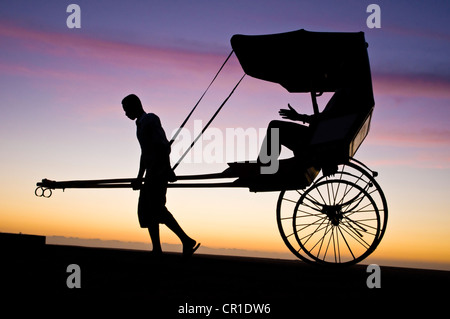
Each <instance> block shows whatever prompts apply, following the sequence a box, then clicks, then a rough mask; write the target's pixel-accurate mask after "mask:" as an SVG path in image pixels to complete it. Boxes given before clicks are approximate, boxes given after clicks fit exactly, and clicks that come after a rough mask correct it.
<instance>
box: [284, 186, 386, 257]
mask: <svg viewBox="0 0 450 319" xmlns="http://www.w3.org/2000/svg"><path fill="white" fill-rule="evenodd" d="M292 228H293V230H294V236H295V239H296V240H297V243H298V245H299V247H300V248H301V249H302V251H303V252H304V253H305V254H306V255H307V256H308V257H310V258H311V259H312V260H314V261H316V262H318V263H321V264H354V263H357V262H359V261H361V260H363V259H364V258H366V257H367V256H368V255H369V254H370V253H372V252H373V251H374V249H375V248H376V246H377V245H378V238H379V233H380V215H379V213H378V208H377V206H376V204H375V202H374V201H373V199H372V197H371V196H370V195H369V194H368V193H367V192H366V191H365V190H364V189H362V188H361V187H360V186H358V185H357V184H353V183H351V182H348V181H345V180H326V181H321V182H319V183H315V184H314V185H313V186H312V187H310V188H309V189H308V190H306V191H305V192H304V193H303V194H302V196H301V197H300V199H299V200H298V202H297V205H296V206H295V210H294V216H293V218H292Z"/></svg>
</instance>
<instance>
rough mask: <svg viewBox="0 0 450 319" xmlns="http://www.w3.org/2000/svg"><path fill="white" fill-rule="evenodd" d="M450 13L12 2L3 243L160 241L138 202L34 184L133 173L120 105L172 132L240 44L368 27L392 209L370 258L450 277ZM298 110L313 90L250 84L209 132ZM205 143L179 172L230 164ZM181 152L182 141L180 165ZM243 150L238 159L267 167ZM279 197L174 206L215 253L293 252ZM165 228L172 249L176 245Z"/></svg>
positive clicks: (5, 9) (372, 149)
mask: <svg viewBox="0 0 450 319" xmlns="http://www.w3.org/2000/svg"><path fill="white" fill-rule="evenodd" d="M71 3H76V4H78V5H79V6H80V8H81V28H79V29H77V28H74V29H69V28H68V27H67V25H66V19H67V17H68V16H69V13H67V12H66V8H67V6H68V5H69V4H71ZM371 3H377V4H378V5H379V6H380V8H381V28H379V29H370V28H368V27H367V25H366V19H367V17H368V16H369V13H367V12H366V8H367V6H368V5H369V4H371ZM449 14H450V3H449V2H448V1H359V0H353V1H345V2H336V1H331V0H330V1H323V0H320V1H299V0H295V1H294V0H292V1H288V0H264V1H249V0H240V1H234V0H227V1H206V0H205V1H171V0H167V1H152V0H150V1H138V0H131V1H101V0H98V1H82V0H76V1H75V0H74V1H56V0H45V1H41V0H39V1H24V0H17V1H4V3H3V5H2V9H1V10H0V47H1V50H0V112H1V113H0V149H1V181H2V182H1V184H0V194H1V195H0V196H1V201H0V202H1V204H0V205H1V206H0V207H1V209H0V232H12V233H19V232H22V233H27V234H36V235H45V236H65V237H77V238H85V239H94V238H97V239H101V240H118V241H125V242H144V243H150V239H149V236H148V233H147V232H146V231H145V230H144V229H140V228H139V224H138V220H137V216H136V205H137V198H138V193H137V192H134V191H132V190H131V189H119V190H98V189H95V190H73V189H68V190H65V192H64V193H63V192H62V191H60V190H56V191H54V193H53V196H52V197H51V198H50V199H43V198H38V197H35V196H34V189H35V184H36V182H38V181H40V180H41V179H43V178H49V179H53V180H72V179H98V178H123V177H135V175H136V174H137V170H138V161H139V152H140V150H139V145H138V142H137V140H136V136H135V124H134V123H133V122H132V121H130V120H129V119H127V118H126V117H125V116H124V114H123V110H122V109H121V103H120V102H121V100H122V98H123V97H124V96H126V95H127V94H129V93H135V94H137V95H138V96H139V97H140V98H141V100H142V102H143V104H144V108H145V109H146V111H148V112H154V113H156V114H158V115H159V117H160V118H161V121H162V124H163V126H164V128H165V130H166V133H167V135H168V136H169V137H170V136H171V135H172V134H173V132H174V130H175V129H176V128H177V127H178V126H179V125H180V124H181V123H182V121H183V119H184V118H185V116H186V115H187V114H188V112H189V111H190V109H191V108H192V107H193V106H194V105H195V103H196V101H197V100H198V98H199V97H200V95H201V94H202V93H203V91H204V90H205V89H206V87H207V85H208V84H209V82H210V81H211V79H212V77H213V76H214V74H215V73H216V72H217V70H218V69H219V67H220V66H221V64H222V63H223V61H224V60H225V58H226V57H227V55H228V54H229V52H230V51H231V46H230V38H231V37H232V36H233V35H234V34H238V33H239V34H269V33H279V32H287V31H293V30H298V29H306V30H309V31H330V32H358V31H363V32H364V33H365V37H366V41H367V42H368V43H369V48H368V52H369V57H370V63H371V70H372V79H373V87H374V95H375V102H376V105H375V110H374V116H373V119H372V126H371V131H370V134H369V136H368V137H367V139H366V140H365V141H364V143H363V145H362V147H361V148H360V149H359V151H358V153H357V158H358V159H359V160H361V161H362V162H364V163H365V164H367V165H369V167H371V168H372V169H374V170H376V171H378V172H379V177H378V181H379V183H380V185H381V187H382V188H383V190H384V192H385V194H386V197H387V200H388V205H389V213H390V214H389V223H388V228H387V232H386V235H385V237H384V239H383V241H382V242H381V244H380V246H379V247H378V248H377V250H376V251H375V252H374V253H373V254H372V255H371V257H370V258H368V259H367V261H365V262H371V261H373V262H378V263H380V264H383V263H385V264H395V265H408V266H423V265H425V266H426V267H435V268H440V269H448V270H450V231H449V230H450V209H449V207H450V196H449V195H450V187H449V186H450V128H449V119H450V61H449V56H450V22H449V21H448V17H449ZM242 74H243V71H242V69H241V67H240V65H239V63H238V62H237V59H236V57H235V56H233V57H232V58H231V59H230V61H229V63H228V64H227V65H226V66H225V68H224V69H223V71H222V73H221V74H220V76H219V78H218V80H217V82H216V83H215V84H214V86H213V87H212V88H211V90H210V92H208V95H207V96H206V97H205V99H204V100H203V101H202V103H201V104H200V105H199V107H198V109H197V111H196V113H194V115H193V117H192V121H191V122H190V123H189V124H188V125H187V129H188V130H189V132H192V135H193V134H194V130H195V128H194V126H195V125H194V124H195V123H197V124H198V123H200V122H199V121H202V122H201V123H203V124H205V123H206V122H207V121H208V119H209V118H210V117H211V115H212V114H213V113H214V112H215V110H216V108H217V107H218V106H219V105H220V103H221V102H222V101H223V99H224V98H225V97H226V96H227V95H228V93H229V92H230V90H231V89H232V88H233V86H234V84H235V83H236V82H237V81H238V80H239V78H240V77H241V76H242ZM328 98H329V95H324V96H323V97H321V98H319V103H320V104H321V105H322V106H323V105H324V104H326V102H327V100H328ZM287 103H290V104H291V105H292V106H293V107H295V108H296V109H297V110H299V111H300V112H303V113H311V112H312V107H311V102H310V98H309V96H308V95H302V94H289V93H287V92H286V91H285V90H284V89H283V88H282V87H281V86H279V85H277V84H273V83H268V82H263V81H260V80H257V79H254V78H250V77H246V78H244V80H243V82H242V83H241V85H240V86H239V87H238V89H237V90H236V92H235V94H234V95H233V96H232V97H231V99H230V100H229V102H228V104H227V105H226V106H225V107H224V109H223V110H222V112H221V113H220V114H219V116H218V117H217V118H216V120H215V122H213V124H212V129H213V130H216V132H217V130H219V132H223V135H224V136H225V132H226V130H227V129H233V128H242V129H249V128H250V129H254V130H256V131H258V132H259V130H261V131H263V130H264V129H265V128H266V127H267V124H268V123H269V121H270V120H272V119H276V118H278V110H279V108H284V107H286V105H287ZM194 120H197V122H194ZM259 142H260V140H258V143H259ZM207 146H208V141H207V140H204V141H202V142H201V143H199V146H198V147H196V148H195V149H194V151H193V153H192V154H190V155H188V157H187V158H186V161H185V162H183V163H181V164H180V166H179V168H177V171H176V173H177V174H179V175H184V174H197V173H215V172H220V171H222V170H224V169H225V168H226V167H227V165H226V160H227V158H229V157H230V156H228V157H227V158H226V155H227V154H224V156H223V158H224V159H223V160H222V161H211V160H210V159H208V158H207V154H206V155H205V148H207ZM258 148H259V144H258ZM179 150H180V148H179V147H178V149H177V148H176V144H175V145H174V151H173V152H172V162H175V161H176V160H178V158H179V156H180V151H179ZM223 151H224V153H226V152H229V151H230V150H228V149H224V150H223ZM237 153H238V155H239V154H242V153H243V154H244V155H245V154H247V155H254V154H251V152H247V153H246V152H245V150H244V152H237ZM195 154H197V156H198V157H197V159H198V158H200V159H201V160H202V161H201V162H200V163H193V162H195V161H196V160H195V159H196V158H195V156H196V155H195ZM228 155H229V154H228ZM232 155H233V154H232ZM234 155H236V154H234ZM238 155H236V156H231V157H234V158H233V160H243V159H254V158H242V157H240V155H239V156H238ZM277 198H278V193H276V192H273V193H257V194H255V193H250V192H249V191H248V190H246V189H170V190H169V191H168V208H169V210H170V211H171V212H172V213H173V214H174V216H175V217H176V218H177V220H178V221H179V222H180V224H181V225H182V227H183V228H184V229H185V230H186V232H187V233H188V234H189V235H191V236H192V237H194V238H195V239H196V240H197V241H200V242H201V243H202V245H203V246H205V247H210V248H216V249H241V250H252V251H254V250H256V251H261V252H265V253H268V255H269V256H270V255H271V254H272V256H274V257H278V256H279V254H280V253H287V256H288V255H290V253H289V252H288V250H287V248H286V247H285V246H284V243H283V242H282V240H281V238H280V235H279V233H278V230H277V226H276V219H275V209H276V201H277ZM162 229H163V231H162V234H161V237H162V241H163V242H165V243H170V244H177V243H178V240H177V238H175V237H174V235H173V234H171V233H169V232H168V231H166V230H165V228H164V226H162ZM218 251H220V250H218Z"/></svg>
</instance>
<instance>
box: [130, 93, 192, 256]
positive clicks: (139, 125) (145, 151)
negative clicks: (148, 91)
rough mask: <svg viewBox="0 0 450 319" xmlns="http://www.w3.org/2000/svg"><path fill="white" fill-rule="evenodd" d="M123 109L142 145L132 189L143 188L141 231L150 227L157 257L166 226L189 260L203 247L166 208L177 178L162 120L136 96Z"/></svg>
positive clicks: (140, 199)
mask: <svg viewBox="0 0 450 319" xmlns="http://www.w3.org/2000/svg"><path fill="white" fill-rule="evenodd" d="M122 106H123V110H124V111H125V115H126V116H127V117H128V118H129V119H130V120H135V121H136V133H137V138H138V141H139V144H140V146H141V158H140V163H139V172H138V175H137V178H136V181H134V182H133V189H134V190H138V189H140V194H139V203H138V218H139V224H140V226H141V227H142V228H148V232H149V234H150V238H151V241H152V245H153V250H152V253H153V254H154V255H158V256H159V255H161V254H162V248H161V242H160V236H159V224H165V225H166V226H167V227H168V228H169V229H170V230H171V231H173V232H174V233H175V234H176V235H177V236H178V238H179V239H180V240H181V242H182V243H183V256H185V257H189V256H191V255H192V254H193V253H194V252H195V251H196V250H197V249H198V247H199V246H200V244H198V243H197V242H196V241H195V240H194V239H192V238H190V237H189V236H188V235H187V234H186V233H185V232H184V230H183V229H182V228H181V227H180V225H179V224H178V222H177V221H176V220H175V218H174V217H173V215H172V214H171V213H170V212H169V211H168V209H167V207H166V192H167V183H168V182H169V181H173V180H174V178H175V175H174V173H173V171H172V169H171V167H170V158H169V154H170V144H169V141H168V140H167V138H166V134H165V132H164V130H163V128H162V126H161V121H160V119H159V117H158V116H157V115H156V114H153V113H146V112H145V111H144V109H143V107H142V103H141V101H140V99H139V98H138V97H137V96H136V95H134V94H130V95H128V96H126V97H125V98H124V99H123V100H122ZM144 174H145V175H144ZM142 183H143V184H142Z"/></svg>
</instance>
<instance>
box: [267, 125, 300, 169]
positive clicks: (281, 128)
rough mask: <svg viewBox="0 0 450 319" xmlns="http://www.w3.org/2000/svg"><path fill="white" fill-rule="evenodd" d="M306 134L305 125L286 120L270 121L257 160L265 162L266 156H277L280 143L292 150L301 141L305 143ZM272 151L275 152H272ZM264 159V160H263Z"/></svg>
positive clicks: (279, 150)
mask: <svg viewBox="0 0 450 319" xmlns="http://www.w3.org/2000/svg"><path fill="white" fill-rule="evenodd" d="M307 134H308V127H307V126H304V125H301V124H297V123H293V122H286V121H278V120H274V121H271V122H270V123H269V126H268V128H267V133H266V136H265V138H264V141H263V144H262V146H261V151H260V153H259V156H258V161H259V162H262V163H267V158H270V159H272V158H278V156H279V155H280V152H281V146H282V145H283V146H285V147H287V148H288V149H290V150H292V151H293V150H295V149H297V148H298V147H299V146H300V145H302V143H305V139H306V138H307ZM273 152H276V153H275V154H272V153H273ZM264 159H266V160H265V161H264Z"/></svg>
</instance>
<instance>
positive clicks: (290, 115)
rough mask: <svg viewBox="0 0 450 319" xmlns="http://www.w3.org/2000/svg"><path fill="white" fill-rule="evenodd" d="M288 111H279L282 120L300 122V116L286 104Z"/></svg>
mask: <svg viewBox="0 0 450 319" xmlns="http://www.w3.org/2000/svg"><path fill="white" fill-rule="evenodd" d="M288 107H289V109H281V110H280V112H279V114H280V115H281V117H282V118H284V119H288V120H292V121H298V120H300V114H298V113H297V111H296V110H294V109H293V108H292V106H291V105H290V104H288Z"/></svg>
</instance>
